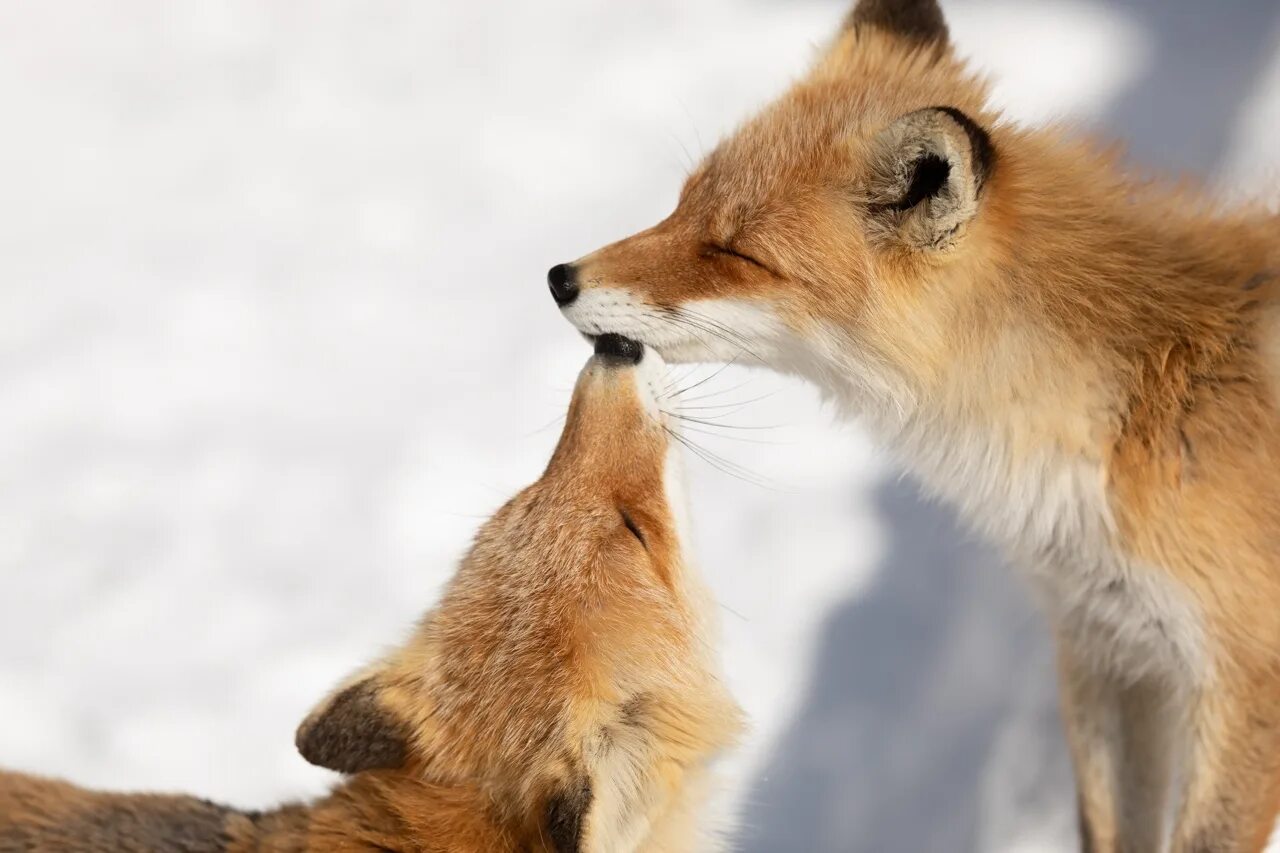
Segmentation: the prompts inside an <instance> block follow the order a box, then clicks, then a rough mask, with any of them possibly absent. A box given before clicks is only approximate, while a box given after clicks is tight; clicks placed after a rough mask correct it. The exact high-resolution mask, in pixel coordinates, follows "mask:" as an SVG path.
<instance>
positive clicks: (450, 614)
mask: <svg viewBox="0 0 1280 853" xmlns="http://www.w3.org/2000/svg"><path fill="white" fill-rule="evenodd" d="M663 371H664V368H663V364H662V359H661V358H660V357H659V356H658V355H657V354H656V353H654V352H651V351H645V350H643V349H642V348H641V346H640V345H639V344H636V343H634V342H631V341H627V340H624V339H621V338H618V337H616V336H604V337H602V338H600V340H599V341H598V342H597V348H596V355H595V356H594V357H593V358H592V359H591V360H590V361H589V362H588V363H587V365H586V367H585V368H584V369H583V370H582V372H581V375H580V376H579V378H578V382H577V385H576V388H575V390H574V393H573V399H572V402H571V404H570V407H569V412H568V416H567V421H566V424H565V427H564V431H563V434H562V435H561V437H560V441H559V444H558V446H557V448H556V450H555V453H554V455H553V457H552V459H551V461H550V464H549V465H548V466H547V469H546V471H545V473H544V474H543V475H542V477H541V479H539V480H538V481H537V482H536V483H534V484H533V485H532V486H530V487H528V488H526V489H525V490H524V491H522V492H520V493H519V494H518V495H517V496H516V497H515V498H514V499H512V500H511V501H510V502H508V503H507V504H506V505H505V506H503V507H502V508H501V509H499V510H498V512H497V513H496V514H495V515H494V516H493V517H492V518H491V519H490V520H489V521H488V522H487V523H486V524H485V525H484V526H483V527H482V528H481V530H480V532H479V534H478V535H477V536H476V539H475V542H474V545H473V547H472V548H471V551H470V553H468V554H467V555H466V557H465V558H464V559H463V561H462V563H461V566H460V568H459V569H458V571H457V573H456V575H455V576H454V578H453V579H452V581H451V582H450V584H449V586H448V587H447V590H446V592H445V594H444V596H443V598H442V600H441V601H440V603H439V604H438V606H436V607H435V608H434V609H433V610H431V611H430V612H429V613H428V614H427V615H426V616H425V618H424V619H423V620H422V622H421V623H420V625H419V626H418V628H417V630H416V631H414V632H413V634H412V636H410V637H409V639H408V640H407V641H406V642H405V643H404V644H403V645H401V646H400V647H399V648H397V649H396V650H395V651H393V652H392V653H390V654H389V655H387V656H386V657H385V658H383V659H382V660H380V661H378V662H377V663H375V664H373V665H372V666H370V667H369V668H367V669H366V670H364V671H362V672H360V673H358V674H357V675H355V676H354V677H353V678H351V679H350V680H349V681H348V682H346V683H345V684H343V685H342V686H340V687H339V688H338V689H337V690H335V691H334V692H333V693H332V694H331V695H330V696H329V697H328V698H327V699H326V700H325V701H324V702H322V703H321V704H320V706H319V707H317V708H316V709H315V710H314V711H313V712H312V713H311V714H310V716H309V717H308V718H307V719H306V720H305V721H304V722H303V723H302V725H301V727H300V728H299V730H298V736H297V743H298V747H299V749H300V751H301V752H302V754H303V756H304V757H305V758H306V759H307V760H309V761H311V762H312V763H314V764H318V765H320V766H323V767H327V768H330V769H333V770H338V771H341V772H343V773H348V774H362V775H372V776H375V777H377V778H380V779H384V780H385V779H387V778H388V777H390V778H392V779H393V780H394V779H395V778H396V777H398V776H403V777H408V778H412V779H415V780H425V781H426V782H429V783H431V786H432V787H431V788H421V789H418V788H414V787H412V786H408V788H407V789H408V790H409V791H411V792H412V791H415V790H421V792H422V796H423V797H424V798H425V797H427V792H428V791H430V790H437V791H438V790H440V789H441V787H444V788H455V789H461V790H469V791H472V792H474V793H475V797H474V801H475V802H478V803H481V804H482V807H483V808H484V810H485V811H486V813H487V817H486V820H487V821H488V824H489V825H490V826H491V827H496V828H497V829H496V830H494V831H495V832H496V833H497V834H496V835H495V836H494V837H498V838H502V839H505V842H504V843H505V844H506V845H507V846H502V847H501V849H508V848H509V849H512V850H522V851H523V850H527V851H542V850H546V851H555V853H567V851H579V850H581V851H638V850H650V849H662V850H683V849H690V848H687V846H686V845H687V844H700V843H701V842H698V841H693V840H688V841H681V840H679V839H686V838H688V837H689V836H690V835H691V834H692V832H693V825H694V818H695V817H696V815H697V813H698V811H699V809H698V805H699V804H700V803H701V800H700V798H699V796H698V792H699V786H700V785H701V784H702V783H703V782H705V779H704V778H703V776H704V771H705V769H706V765H707V763H708V762H709V761H710V759H711V758H712V757H713V756H715V755H716V754H717V753H718V752H719V751H720V750H722V749H723V748H725V747H726V746H728V745H729V744H730V743H731V741H732V740H733V739H734V736H735V734H736V732H737V730H738V728H739V714H738V710H737V707H736V705H735V704H734V703H733V701H732V700H731V699H730V698H729V696H728V695H727V693H726V692H725V689H724V688H723V686H722V685H721V683H720V681H719V679H718V676H717V674H716V666H715V661H714V660H713V658H712V653H711V651H710V650H711V649H712V648H713V645H712V637H711V636H710V634H711V631H712V625H711V624H710V622H711V619H710V616H709V614H710V612H711V611H710V609H709V608H708V607H707V599H706V597H705V596H704V593H703V591H702V588H701V586H700V584H699V582H698V580H697V579H696V577H694V575H693V574H692V572H691V569H690V567H689V565H688V561H687V557H686V553H685V550H684V544H683V543H684V539H685V536H686V530H685V519H684V510H683V508H682V500H681V497H680V493H681V475H680V457H679V455H678V454H677V453H676V452H675V448H674V447H673V445H675V444H677V441H675V439H674V438H673V436H674V435H676V434H677V433H675V432H673V430H675V429H676V428H675V426H674V425H672V424H669V423H668V421H667V417H666V416H665V415H664V414H663V413H662V412H661V411H660V410H659V406H658V404H659V400H660V399H661V388H662V385H661V382H660V381H659V380H660V379H661V378H662V376H663ZM368 771H380V772H379V773H374V774H370V773H368ZM386 784H391V783H386ZM386 784H384V785H383V787H384V788H385V787H386ZM392 787H394V785H392ZM398 790H399V793H398V794H397V795H396V797H397V799H399V800H404V799H405V797H406V796H408V797H409V798H410V799H412V797H413V796H416V795H415V794H412V793H410V794H408V795H406V794H405V793H404V790H406V787H405V786H400V788H399V789H398ZM431 808H432V804H431V803H430V802H423V803H418V804H414V803H412V802H410V803H408V805H407V806H406V805H404V804H403V803H402V804H401V806H400V807H399V809H400V811H401V812H405V811H409V812H412V811H415V810H417V811H419V812H427V811H430V809H431ZM475 843H476V846H477V848H478V849H490V846H487V845H492V844H496V843H497V842H487V843H486V842H482V841H480V840H477V841H476V842H475ZM431 849H435V848H431ZM442 849H444V848H442ZM448 849H455V848H453V847H449V848H448ZM459 849H461V848H459ZM465 849H471V847H466V848H465ZM697 849H703V848H702V847H701V846H699V847H698V848H697Z"/></svg>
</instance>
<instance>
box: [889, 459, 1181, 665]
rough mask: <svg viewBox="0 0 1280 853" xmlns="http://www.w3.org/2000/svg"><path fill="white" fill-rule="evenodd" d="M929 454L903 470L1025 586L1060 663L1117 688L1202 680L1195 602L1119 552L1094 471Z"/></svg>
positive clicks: (1159, 572) (1154, 569)
mask: <svg viewBox="0 0 1280 853" xmlns="http://www.w3.org/2000/svg"><path fill="white" fill-rule="evenodd" d="M929 444H930V443H929V442H922V443H921V445H918V449H919V452H917V453H916V454H914V455H913V457H912V458H913V461H914V464H913V465H911V466H910V467H913V468H914V469H915V473H916V475H917V476H919V477H920V479H921V481H922V482H923V483H924V484H925V486H926V488H927V489H929V490H931V491H933V492H934V493H935V494H937V495H938V496H940V497H942V498H943V499H944V500H946V501H947V502H949V503H951V504H952V505H954V506H955V507H956V508H957V509H958V511H959V513H960V515H961V516H962V517H963V518H965V520H966V521H967V522H968V523H969V524H970V525H971V526H972V527H974V528H976V529H977V530H978V531H979V532H980V533H982V534H983V535H984V536H985V537H986V538H988V539H989V540H990V541H992V542H993V543H994V544H996V545H997V546H1000V547H1002V548H1003V550H1004V551H1005V553H1006V554H1007V555H1008V557H1009V559H1010V562H1011V563H1012V564H1013V565H1014V566H1015V567H1016V568H1017V569H1019V570H1020V571H1022V572H1023V573H1025V574H1026V575H1027V576H1028V578H1029V580H1030V581H1031V585H1032V590H1033V593H1034V594H1035V596H1036V598H1037V599H1038V600H1039V601H1040V603H1041V605H1042V606H1043V608H1044V609H1045V610H1046V612H1047V613H1048V614H1049V616H1050V618H1051V619H1052V621H1053V623H1054V629H1055V634H1056V635H1057V638H1058V641H1059V643H1060V644H1061V645H1062V647H1063V651H1064V653H1066V654H1068V655H1070V656H1071V657H1072V658H1073V659H1074V660H1075V661H1077V662H1078V663H1081V664H1085V665H1088V666H1089V667H1090V668H1092V669H1094V670H1095V671H1098V672H1099V673H1100V674H1104V673H1105V674H1108V675H1112V676H1115V677H1118V678H1123V679H1133V678H1140V677H1143V676H1145V675H1149V674H1157V673H1158V674H1161V675H1164V676H1171V677H1174V678H1176V679H1178V680H1186V679H1188V678H1191V679H1194V678H1197V677H1198V676H1199V674H1200V673H1201V672H1203V670H1204V668H1205V661H1204V657H1205V651H1204V642H1203V640H1202V629H1201V624H1202V623H1201V619H1200V617H1199V614H1198V612H1197V609H1196V607H1195V606H1194V600H1193V599H1192V598H1191V596H1190V594H1189V593H1188V591H1187V590H1185V589H1184V588H1182V586H1181V585H1180V584H1179V583H1178V582H1177V581H1176V580H1175V579H1174V578H1173V577H1172V576H1171V575H1170V574H1169V573H1168V572H1166V571H1164V570H1163V569H1161V568H1160V567H1158V566H1151V565H1144V564H1140V563H1137V562H1135V561H1133V560H1132V559H1130V558H1129V557H1127V556H1126V555H1125V554H1124V553H1123V552H1122V551H1121V550H1120V549H1119V547H1118V545H1117V541H1116V539H1117V537H1116V536H1115V525H1114V523H1113V521H1112V516H1111V512H1110V508H1109V504H1108V499H1107V495H1106V490H1105V485H1104V484H1105V481H1106V480H1105V477H1104V476H1103V472H1102V471H1101V470H1100V468H1099V466H1098V465H1096V464H1092V463H1090V462H1089V461H1087V460H1081V459H1067V458H1063V457H1062V456H1060V455H1058V454H1055V453H1051V452H1050V453H1044V454H1040V455H1030V456H1022V457H1021V458H1020V460H1019V462H1018V463H1017V464H1015V463H1013V462H1012V461H1010V460H1009V457H1008V456H1007V455H1005V454H1002V453H1001V452H1000V450H1001V448H998V447H992V446H990V445H985V446H981V447H969V448H968V450H970V451H972V452H964V450H965V449H966V448H964V447H961V448H956V446H955V445H954V444H952V445H951V447H952V451H953V452H951V453H945V454H941V453H937V452H935V453H934V454H930V453H929V451H928V450H927V449H926V447H927V446H928V445H929ZM932 446H933V447H934V448H937V447H938V445H936V444H934V445H932ZM956 450H959V451H960V452H958V453H957V452H955V451H956Z"/></svg>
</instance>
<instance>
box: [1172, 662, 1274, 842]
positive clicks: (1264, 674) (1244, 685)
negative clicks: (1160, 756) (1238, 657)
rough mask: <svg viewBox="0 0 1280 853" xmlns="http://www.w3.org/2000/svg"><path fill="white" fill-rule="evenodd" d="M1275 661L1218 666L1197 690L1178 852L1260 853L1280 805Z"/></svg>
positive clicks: (1177, 832)
mask: <svg viewBox="0 0 1280 853" xmlns="http://www.w3.org/2000/svg"><path fill="white" fill-rule="evenodd" d="M1276 665H1277V664H1276V662H1275V661H1273V660H1272V661H1266V662H1263V663H1262V664H1261V665H1259V666H1258V667H1256V668H1254V669H1253V670H1252V671H1250V670H1249V669H1247V668H1244V667H1240V666H1238V665H1237V666H1231V665H1230V664H1227V665H1226V666H1223V667H1220V668H1219V671H1218V676H1217V677H1216V678H1215V679H1214V681H1213V682H1212V683H1211V684H1209V685H1206V686H1205V688H1204V689H1203V690H1201V691H1199V692H1198V693H1197V695H1196V697H1195V702H1194V706H1193V708H1192V711H1191V715H1192V716H1191V727H1192V728H1191V733H1192V741H1191V750H1190V756H1189V762H1188V766H1187V771H1186V774H1185V775H1186V779H1185V782H1184V792H1183V798H1182V805H1181V809H1180V814H1179V815H1178V821H1177V828H1176V831H1175V841H1174V848H1173V849H1174V851H1175V853H1259V851H1261V850H1263V849H1264V848H1265V846H1266V843H1267V838H1268V836H1269V835H1270V834H1271V830H1272V827H1273V825H1274V823H1275V817H1276V812H1277V807H1278V806H1280V695H1277V691H1276V688H1275V686H1274V684H1275V679H1276V677H1277V673H1276V671H1275V667H1276Z"/></svg>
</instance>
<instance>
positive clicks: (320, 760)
mask: <svg viewBox="0 0 1280 853" xmlns="http://www.w3.org/2000/svg"><path fill="white" fill-rule="evenodd" d="M294 744H295V745H296V746H297V748H298V752H299V753H300V754H301V755H302V757H303V758H305V759H306V760H307V762H308V763H310V764H314V765H316V766H317V767H324V768H327V769H329V770H336V771H338V772H339V773H359V772H361V771H364V770H390V769H395V768H398V767H402V766H404V762H405V759H406V758H407V757H408V746H407V744H408V738H407V736H406V734H405V732H404V731H403V730H402V727H401V726H400V724H399V723H398V722H397V721H396V720H394V719H392V717H391V716H390V715H389V714H388V713H387V712H386V711H384V710H383V709H382V708H381V706H379V705H378V703H377V699H376V694H375V692H374V688H373V686H372V685H371V684H370V682H368V681H362V682H360V683H358V684H353V685H351V686H350V687H348V688H346V689H345V690H343V691H342V692H340V693H339V694H338V695H337V696H335V697H334V698H333V699H332V700H331V701H329V702H327V703H326V704H325V705H324V707H322V708H321V709H319V710H318V711H317V712H316V713H314V714H312V715H311V716H310V717H308V718H307V719H306V720H304V721H303V722H302V725H300V726H298V731H297V734H296V735H295V736H294Z"/></svg>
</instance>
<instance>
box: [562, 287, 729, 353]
mask: <svg viewBox="0 0 1280 853" xmlns="http://www.w3.org/2000/svg"><path fill="white" fill-rule="evenodd" d="M560 310H561V312H562V313H563V314H564V316H565V319H566V320H568V321H569V322H570V323H572V324H573V326H574V327H575V328H576V329H577V330H578V332H579V333H580V334H581V335H582V336H583V338H585V339H586V340H587V342H588V343H590V344H591V345H592V346H593V347H594V346H596V344H597V342H598V341H599V340H600V339H601V338H604V337H606V336H616V337H621V338H624V339H627V340H630V341H634V342H636V343H637V344H642V345H643V346H644V347H647V348H648V349H651V350H653V351H655V352H657V353H658V354H660V355H661V356H662V358H663V359H665V360H666V361H668V362H685V363H688V362H725V361H730V360H737V359H739V358H744V357H748V356H749V354H750V353H751V351H752V349H753V347H752V344H751V342H750V341H748V340H747V338H746V336H744V335H742V334H741V333H740V332H739V331H737V330H736V329H733V328H731V327H730V326H729V325H727V324H726V323H725V321H724V320H721V319H717V318H715V317H712V316H710V315H709V314H708V313H707V312H705V311H703V310H699V308H697V307H696V306H690V307H684V306H658V305H652V304H649V303H646V302H644V301H642V300H639V299H635V298H634V297H632V296H631V295H630V294H626V293H625V292H619V291H612V292H601V291H587V292H585V293H583V294H582V296H581V297H579V298H578V300H577V301H575V302H574V303H573V304H572V305H567V306H564V307H562V308H561V309H560Z"/></svg>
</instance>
